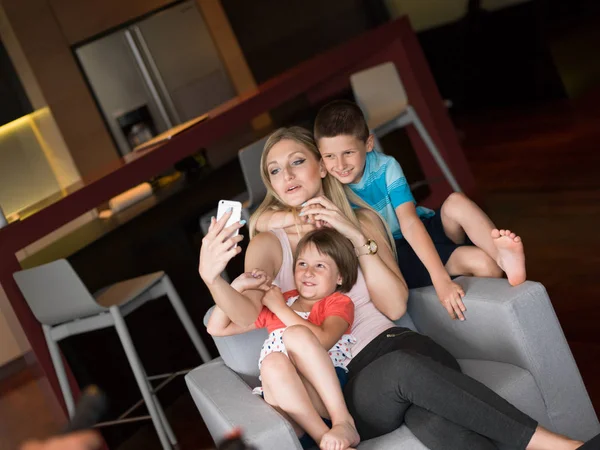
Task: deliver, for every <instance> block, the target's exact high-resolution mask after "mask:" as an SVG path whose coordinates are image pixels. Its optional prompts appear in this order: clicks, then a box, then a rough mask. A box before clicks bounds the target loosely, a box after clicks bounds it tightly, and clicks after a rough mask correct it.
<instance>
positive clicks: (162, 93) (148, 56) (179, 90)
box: [75, 0, 236, 155]
mask: <svg viewBox="0 0 600 450" xmlns="http://www.w3.org/2000/svg"><path fill="white" fill-rule="evenodd" d="M75 54H76V56H77V58H78V60H79V63H80V65H81V68H82V70H83V72H84V75H85V76H86V78H87V80H88V83H89V86H90V88H91V90H92V93H93V95H94V97H95V99H96V102H97V104H98V107H99V109H100V110H101V112H102V115H103V117H104V120H105V122H106V124H107V126H108V128H109V130H110V132H111V134H112V136H113V139H114V141H115V143H116V145H117V147H118V149H119V151H120V153H121V154H122V155H126V154H128V153H129V152H131V151H132V149H133V148H135V147H137V146H139V145H140V144H143V143H144V142H146V141H148V140H150V139H152V138H153V137H154V136H156V135H158V134H160V133H163V132H165V131H167V130H169V129H171V128H173V127H175V126H177V125H180V124H182V123H185V122H187V121H190V120H192V119H194V118H196V117H198V116H202V115H203V114H204V113H206V112H207V111H209V110H211V109H212V108H214V107H215V106H218V105H220V104H221V103H223V102H225V101H227V100H229V99H231V98H232V97H234V96H235V95H236V94H235V91H234V88H233V86H232V83H231V81H230V79H229V76H228V74H227V72H226V70H225V67H224V66H223V63H222V62H221V59H220V57H219V53H218V51H217V49H216V47H215V44H214V42H213V40H212V38H211V36H210V34H209V32H208V29H207V27H206V24H205V22H204V19H203V18H202V15H201V13H200V11H199V10H198V8H197V6H196V2H195V1H194V0H191V1H187V2H183V3H178V4H177V5H175V6H173V7H170V8H168V9H164V10H161V11H159V12H157V13H155V14H153V15H151V16H149V17H146V18H144V19H142V20H140V21H137V22H135V23H133V24H130V25H127V26H126V27H125V28H123V29H121V30H119V31H116V32H113V33H111V34H109V35H106V36H103V37H100V38H98V39H95V40H93V41H91V42H87V43H84V44H81V45H78V46H76V47H75Z"/></svg>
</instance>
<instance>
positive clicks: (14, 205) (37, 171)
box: [0, 107, 64, 215]
mask: <svg viewBox="0 0 600 450" xmlns="http://www.w3.org/2000/svg"><path fill="white" fill-rule="evenodd" d="M49 116H50V110H49V108H48V107H44V108H41V109H39V110H36V111H34V112H32V113H30V114H27V115H26V116H23V117H20V118H18V119H16V120H13V121H12V122H9V123H7V124H5V125H2V126H0V160H1V161H2V162H1V163H0V164H2V165H3V167H0V175H1V176H0V199H2V200H1V201H0V203H2V207H3V209H4V212H5V214H6V215H9V214H13V213H18V212H20V211H22V210H23V209H25V208H27V207H29V206H31V205H34V204H36V203H38V202H39V201H41V200H43V199H45V198H47V197H49V196H52V195H56V194H59V195H61V196H62V195H64V189H63V188H62V186H61V185H60V183H59V181H58V179H57V176H56V173H57V170H56V167H55V165H56V162H55V161H53V159H54V158H53V157H52V151H51V150H50V148H49V146H48V145H47V143H46V141H45V139H44V138H43V136H42V134H41V133H40V131H39V128H38V126H37V123H36V121H39V120H40V119H42V118H44V117H49Z"/></svg>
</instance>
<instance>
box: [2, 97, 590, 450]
mask: <svg viewBox="0 0 600 450" xmlns="http://www.w3.org/2000/svg"><path fill="white" fill-rule="evenodd" d="M598 104H600V93H597V94H596V95H587V96H586V97H585V98H584V99H582V100H579V101H577V102H559V103H555V104H552V105H543V106H538V107H535V108H525V109H520V110H516V111H500V112H494V113H487V114H483V115H482V114H479V115H477V116H473V117H462V118H459V119H456V126H457V128H458V129H459V130H460V133H461V135H462V136H463V146H464V148H465V152H466V153H467V156H468V159H469V161H470V163H471V167H472V170H473V172H474V173H475V176H476V178H477V182H478V185H479V188H480V190H481V193H482V198H483V199H484V205H483V206H484V208H485V209H486V211H487V212H488V213H489V215H490V216H491V217H492V219H493V220H494V221H495V222H496V224H497V225H498V226H499V227H505V228H510V229H512V230H514V231H516V232H517V233H519V234H520V235H521V236H522V237H523V240H524V242H525V249H526V255H527V268H528V278H529V279H531V280H536V281H540V282H542V283H543V284H544V285H545V286H546V288H547V289H548V292H549V294H550V298H551V299H552V303H553V305H554V308H555V310H556V312H557V315H558V318H559V320H560V322H561V325H562V327H563V329H564V332H565V335H566V336H567V339H568V341H569V344H570V346H571V349H572V351H573V354H574V356H575V359H576V360H577V364H578V366H579V369H580V371H581V373H582V375H583V379H584V382H585V384H586V386H587V389H588V391H589V393H590V396H591V398H592V401H593V403H594V405H595V407H596V410H597V411H598V412H600V333H598V330H599V329H600V328H599V325H598V324H600V307H599V305H598V303H599V302H600V270H599V269H600V232H599V230H600V176H599V171H600V151H599V150H598V147H599V145H600V109H598V108H597V107H596V105H598ZM167 415H168V416H169V418H170V420H171V423H172V424H173V428H174V429H175V433H176V434H177V435H178V437H179V439H180V447H181V449H183V450H187V449H190V450H191V449H199V448H209V447H210V446H211V445H212V442H211V441H210V437H209V435H208V432H207V430H206V428H205V427H204V426H203V424H202V421H201V418H200V416H199V414H198V412H197V410H196V408H195V406H194V405H193V402H192V400H191V399H190V398H189V396H188V395H184V396H182V397H181V398H180V399H179V400H178V401H177V402H176V403H175V404H173V405H172V406H171V407H170V408H169V409H168V411H167ZM59 426H60V424H59V423H57V421H56V420H55V419H54V416H53V414H52V411H51V410H49V409H48V408H47V407H46V405H45V401H44V397H43V394H42V391H41V390H40V389H39V386H38V381H37V380H36V379H35V378H34V377H31V376H29V375H28V374H27V373H23V374H19V375H17V376H15V377H13V378H12V379H10V380H8V381H5V382H2V383H1V385H0V449H5V448H6V449H11V448H15V446H16V444H17V442H20V441H21V440H22V439H23V438H24V437H26V436H44V435H48V434H50V433H52V432H54V431H56V430H57V429H58V427H59ZM130 448H131V449H133V448H145V449H154V448H156V449H158V448H159V445H158V441H157V439H156V436H155V434H154V433H153V431H152V429H151V427H150V426H147V427H145V428H144V429H142V430H141V431H140V432H139V433H137V434H136V435H134V437H133V438H132V439H131V440H130V441H129V442H127V443H125V444H124V445H122V446H120V449H122V450H129V449H130Z"/></svg>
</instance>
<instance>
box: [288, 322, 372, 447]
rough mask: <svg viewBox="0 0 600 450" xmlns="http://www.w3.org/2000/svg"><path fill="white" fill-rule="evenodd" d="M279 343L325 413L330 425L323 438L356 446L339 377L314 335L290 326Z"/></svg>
mask: <svg viewBox="0 0 600 450" xmlns="http://www.w3.org/2000/svg"><path fill="white" fill-rule="evenodd" d="M283 342H284V344H285V348H286V350H287V352H288V355H289V356H290V359H291V360H292V361H293V363H294V365H295V366H296V368H297V369H298V371H299V372H300V373H301V374H302V375H303V376H304V377H305V378H306V379H307V380H308V381H309V382H310V384H311V385H312V386H313V387H314V388H315V390H316V391H317V393H318V395H319V397H320V398H321V400H322V401H323V405H324V406H325V408H326V409H327V412H328V413H329V417H330V418H331V422H332V424H333V426H332V428H331V432H330V433H328V436H326V437H324V439H326V440H327V439H329V438H331V440H339V441H343V442H346V443H347V445H346V447H347V446H348V445H351V446H354V445H357V444H358V443H359V442H360V438H359V436H358V433H357V431H356V428H355V426H354V420H353V419H352V416H351V415H350V413H349V412H348V408H347V407H346V402H345V400H344V395H343V393H342V388H341V386H340V382H339V379H338V377H337V375H336V373H335V369H334V367H333V363H332V362H331V359H330V358H329V355H328V353H327V351H326V350H325V349H324V348H323V347H322V346H321V343H320V342H319V340H318V339H317V337H316V336H315V335H314V334H313V332H312V331H310V330H309V329H308V328H307V327H304V326H301V325H299V326H291V327H288V328H287V329H286V330H285V333H284V334H283ZM317 442H319V441H317Z"/></svg>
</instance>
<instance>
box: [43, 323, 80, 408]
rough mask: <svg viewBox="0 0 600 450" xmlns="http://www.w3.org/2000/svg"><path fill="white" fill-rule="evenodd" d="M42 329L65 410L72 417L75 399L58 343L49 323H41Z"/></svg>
mask: <svg viewBox="0 0 600 450" xmlns="http://www.w3.org/2000/svg"><path fill="white" fill-rule="evenodd" d="M42 328H43V330H44V336H45V337H46V344H48V350H49V351H50V358H52V364H53V365H54V371H55V372H56V377H57V378H58V384H59V385H60V390H61V391H62V394H63V399H64V400H65V405H67V411H68V412H69V417H73V414H74V413H75V401H74V400H73V393H72V392H71V386H69V379H68V378H67V372H66V371H65V366H64V364H63V360H62V355H61V353H60V348H59V347H58V343H57V342H56V341H55V340H54V339H53V338H52V327H50V326H49V325H42Z"/></svg>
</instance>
